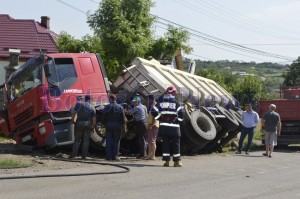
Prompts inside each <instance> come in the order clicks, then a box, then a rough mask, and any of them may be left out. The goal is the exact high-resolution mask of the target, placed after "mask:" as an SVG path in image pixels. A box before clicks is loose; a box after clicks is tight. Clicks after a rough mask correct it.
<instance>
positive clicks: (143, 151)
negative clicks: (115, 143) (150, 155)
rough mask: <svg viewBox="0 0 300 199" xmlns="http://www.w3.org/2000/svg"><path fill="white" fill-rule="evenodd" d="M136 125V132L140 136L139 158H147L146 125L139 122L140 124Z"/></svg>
mask: <svg viewBox="0 0 300 199" xmlns="http://www.w3.org/2000/svg"><path fill="white" fill-rule="evenodd" d="M135 125H136V131H137V135H138V145H139V156H140V157H146V156H147V137H146V132H147V127H146V123H144V122H142V121H139V122H135Z"/></svg>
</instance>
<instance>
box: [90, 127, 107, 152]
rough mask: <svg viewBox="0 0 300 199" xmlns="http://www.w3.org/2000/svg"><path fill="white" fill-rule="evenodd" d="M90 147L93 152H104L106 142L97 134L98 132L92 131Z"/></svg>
mask: <svg viewBox="0 0 300 199" xmlns="http://www.w3.org/2000/svg"><path fill="white" fill-rule="evenodd" d="M90 146H91V148H92V149H94V150H95V151H99V150H105V146H106V140H105V138H104V137H103V136H102V135H100V134H99V132H97V131H94V132H93V133H92V134H91V139H90Z"/></svg>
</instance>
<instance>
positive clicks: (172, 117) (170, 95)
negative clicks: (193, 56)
mask: <svg viewBox="0 0 300 199" xmlns="http://www.w3.org/2000/svg"><path fill="white" fill-rule="evenodd" d="M175 94H176V89H175V88H174V87H173V86H170V87H168V89H167V91H166V93H165V94H164V95H163V96H161V97H160V98H159V99H158V102H157V104H156V106H155V107H153V109H152V111H151V112H152V114H153V115H154V117H155V119H157V120H159V122H160V123H159V131H158V134H159V135H160V136H161V137H162V140H163V146H162V151H163V154H162V155H163V157H162V160H164V161H166V163H165V164H164V166H169V161H170V159H171V155H172V156H173V161H174V166H178V167H181V166H182V164H181V163H180V162H179V161H180V160H181V157H180V136H181V133H180V125H179V122H181V121H183V107H182V106H180V104H179V103H178V102H177V101H176V98H175Z"/></svg>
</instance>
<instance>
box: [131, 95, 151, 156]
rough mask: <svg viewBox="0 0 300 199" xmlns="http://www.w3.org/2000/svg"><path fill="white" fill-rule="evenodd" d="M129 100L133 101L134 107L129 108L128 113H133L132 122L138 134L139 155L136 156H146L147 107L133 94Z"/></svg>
mask: <svg viewBox="0 0 300 199" xmlns="http://www.w3.org/2000/svg"><path fill="white" fill-rule="evenodd" d="M131 102H132V103H133V105H134V108H133V109H131V110H130V111H129V113H130V114H132V115H133V118H134V124H135V128H136V132H137V135H138V148H139V155H138V156H137V158H146V157H147V140H146V133H147V126H146V125H147V117H148V111H147V107H146V106H144V105H143V104H142V103H141V102H142V100H141V98H140V97H138V96H135V97H134V98H133V100H132V101H131Z"/></svg>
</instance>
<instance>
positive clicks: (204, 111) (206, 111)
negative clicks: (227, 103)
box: [200, 106, 222, 132]
mask: <svg viewBox="0 0 300 199" xmlns="http://www.w3.org/2000/svg"><path fill="white" fill-rule="evenodd" d="M200 110H201V112H203V113H204V114H205V115H207V116H208V117H209V119H210V120H211V121H212V123H213V124H214V125H215V127H216V130H217V132H219V131H220V130H221V129H222V127H221V126H220V125H219V124H218V122H217V120H216V117H215V115H214V114H213V113H212V112H210V111H209V110H208V109H207V108H206V107H204V106H201V107H200Z"/></svg>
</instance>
